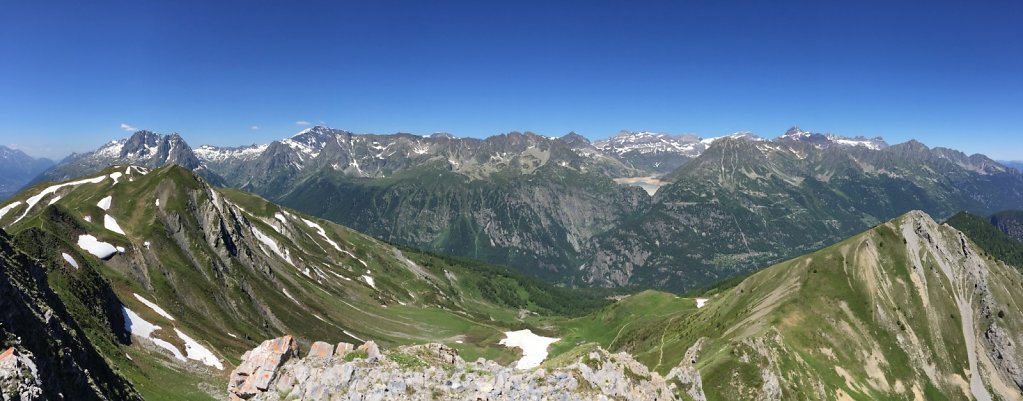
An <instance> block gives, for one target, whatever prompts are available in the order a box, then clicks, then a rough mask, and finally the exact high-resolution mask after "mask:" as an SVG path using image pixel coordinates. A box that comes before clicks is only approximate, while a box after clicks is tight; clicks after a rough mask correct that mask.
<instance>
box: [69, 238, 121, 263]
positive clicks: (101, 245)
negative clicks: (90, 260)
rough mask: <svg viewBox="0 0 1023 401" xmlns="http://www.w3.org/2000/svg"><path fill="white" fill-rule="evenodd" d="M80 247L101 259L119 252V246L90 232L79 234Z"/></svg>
mask: <svg viewBox="0 0 1023 401" xmlns="http://www.w3.org/2000/svg"><path fill="white" fill-rule="evenodd" d="M78 247H79V248H82V249H84V250H85V251H86V252H89V253H91V254H93V255H95V256H96V257H97V258H100V259H106V258H109V257H111V256H113V255H114V254H115V253H117V248H115V247H114V246H113V245H110V244H108V243H106V242H103V241H100V240H98V239H96V237H93V236H91V235H89V234H84V235H79V236H78ZM122 249H123V248H122Z"/></svg>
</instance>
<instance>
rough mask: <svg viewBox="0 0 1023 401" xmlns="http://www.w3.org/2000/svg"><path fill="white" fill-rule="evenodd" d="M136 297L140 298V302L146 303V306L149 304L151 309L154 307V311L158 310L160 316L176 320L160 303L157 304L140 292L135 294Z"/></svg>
mask: <svg viewBox="0 0 1023 401" xmlns="http://www.w3.org/2000/svg"><path fill="white" fill-rule="evenodd" d="M135 299H138V300H139V302H142V303H144V304H146V306H148V307H149V309H152V310H153V312H156V313H157V314H159V315H160V316H163V317H165V318H167V320H174V316H171V315H170V313H167V311H165V310H163V308H161V307H160V305H157V304H156V303H155V302H153V301H150V300H148V299H146V298H145V297H143V296H141V295H139V294H135Z"/></svg>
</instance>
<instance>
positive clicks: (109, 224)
mask: <svg viewBox="0 0 1023 401" xmlns="http://www.w3.org/2000/svg"><path fill="white" fill-rule="evenodd" d="M103 228H106V229H107V230H110V231H113V232H115V233H118V234H121V235H125V234H124V230H122V229H121V225H120V224H117V220H114V218H113V217H111V216H110V215H109V214H104V215H103Z"/></svg>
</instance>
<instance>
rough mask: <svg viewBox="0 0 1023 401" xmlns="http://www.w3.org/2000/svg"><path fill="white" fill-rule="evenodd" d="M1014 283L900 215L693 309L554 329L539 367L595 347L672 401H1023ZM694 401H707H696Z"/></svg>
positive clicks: (621, 312)
mask: <svg viewBox="0 0 1023 401" xmlns="http://www.w3.org/2000/svg"><path fill="white" fill-rule="evenodd" d="M1020 286H1023V275H1021V274H1020V272H1019V271H1018V270H1017V269H1016V268H1014V267H1012V266H1010V265H1007V264H1005V263H1003V262H1002V261H1000V260H998V259H996V258H993V257H989V256H986V255H985V252H984V251H983V250H982V249H981V248H980V247H978V246H977V245H976V243H975V242H973V241H972V240H971V239H970V238H969V237H967V236H966V235H965V234H963V233H962V232H960V231H958V230H956V229H955V228H953V227H951V226H948V225H940V224H938V223H936V222H934V220H932V219H931V218H930V217H929V216H928V215H926V214H924V213H922V212H918V211H915V212H911V213H909V214H906V215H904V216H901V217H899V218H897V219H895V220H892V221H889V222H886V223H883V224H880V225H878V226H876V227H875V228H873V229H870V230H869V231H867V232H864V233H862V234H859V235H856V236H854V237H851V238H849V239H847V240H844V241H841V242H839V243H837V244H834V245H831V246H829V247H827V248H824V249H822V250H820V251H817V252H814V253H811V254H808V255H806V256H802V257H797V258H795V259H792V260H789V261H786V262H783V263H780V264H777V265H775V266H772V267H769V268H767V269H764V270H762V271H760V272H757V273H754V274H752V275H751V276H749V277H748V278H746V279H745V280H742V281H741V282H739V283H738V284H735V285H734V286H732V287H729V288H721V287H718V288H716V289H714V290H712V291H710V292H708V293H706V294H703V295H701V297H704V298H705V299H706V301H703V302H704V305H703V306H702V307H699V306H698V305H699V303H700V302H697V301H695V300H693V299H688V298H678V297H676V296H674V295H671V294H666V293H660V292H653V291H649V292H644V293H640V294H637V295H633V296H631V297H628V298H625V299H623V300H622V301H619V302H617V303H615V304H614V305H611V306H609V307H607V308H605V309H603V310H601V311H598V312H596V313H594V314H592V315H589V316H585V317H581V318H577V319H572V320H569V321H566V322H560V323H559V324H560V325H561V326H563V327H564V332H563V337H564V339H563V340H562V341H561V342H560V343H557V344H555V346H554V349H553V350H552V356H553V358H552V359H551V360H549V361H548V362H547V366H549V367H553V366H557V365H558V364H559V363H564V362H566V361H572V360H574V359H575V358H576V356H577V355H580V354H581V353H582V352H585V350H586V349H591V348H593V347H597V346H600V347H603V348H608V349H610V350H612V351H626V352H629V353H631V354H633V355H634V356H635V358H636V359H637V360H639V361H640V362H643V363H644V364H645V365H647V366H648V367H650V368H651V369H652V370H654V371H657V372H660V373H662V374H666V375H670V374H671V373H674V376H672V377H676V378H678V379H677V381H676V382H675V384H676V385H677V386H678V388H679V391H680V392H682V393H685V394H686V395H687V397H689V398H685V397H683V399H707V400H737V399H750V400H752V399H761V400H763V399H768V400H792V399H814V400H994V399H1000V400H1019V399H1023V396H1021V390H1023V369H1021V364H1020V363H1021V361H1023V351H1021V350H1020V349H1019V347H1018V345H1017V344H1018V339H1019V338H1020V337H1021V335H1023V316H1021V315H1020V313H1019V311H1020V308H1019V305H1021V304H1023V295H1021V292H1020V291H1019V288H1020ZM703 397H705V398H703Z"/></svg>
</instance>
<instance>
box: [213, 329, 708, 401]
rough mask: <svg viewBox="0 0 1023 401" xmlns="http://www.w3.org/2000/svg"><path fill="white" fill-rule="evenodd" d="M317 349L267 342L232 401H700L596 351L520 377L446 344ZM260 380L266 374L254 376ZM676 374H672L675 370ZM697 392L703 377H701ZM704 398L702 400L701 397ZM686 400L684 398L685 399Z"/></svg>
mask: <svg viewBox="0 0 1023 401" xmlns="http://www.w3.org/2000/svg"><path fill="white" fill-rule="evenodd" d="M333 348H334V347H332V346H331V345H330V344H327V343H323V342H316V343H313V345H312V347H310V351H309V353H308V354H307V355H306V356H305V357H304V358H298V357H297V352H296V348H295V347H294V339H292V337H291V336H286V337H282V338H278V339H274V340H268V341H265V342H263V344H262V345H260V346H259V347H257V348H256V349H254V350H252V351H249V352H247V353H246V354H245V356H244V357H243V358H242V359H243V362H242V364H241V365H240V366H239V367H238V369H236V370H235V371H234V372H232V374H231V383H230V385H229V388H228V392H229V394H230V398H231V400H235V401H237V400H259V401H264V400H265V401H270V400H292V399H302V400H383V399H400V400H526V399H530V400H532V399H555V400H608V399H615V400H675V399H689V398H695V399H701V398H696V397H694V396H691V395H690V394H692V393H689V392H688V391H689V389H685V391H686V394H685V395H683V394H682V391H683V390H681V389H678V388H676V386H675V385H674V384H670V383H668V382H667V381H665V380H664V379H663V378H661V376H660V375H659V374H657V373H655V372H651V371H649V370H648V369H647V368H646V366H644V365H643V364H641V363H639V362H637V361H636V360H634V359H633V358H632V357H631V356H629V355H628V354H626V353H618V354H610V353H608V352H606V351H604V350H600V349H598V350H596V351H592V352H589V353H587V354H586V355H583V356H581V357H579V358H578V359H577V360H576V361H575V362H571V363H569V364H567V365H564V366H559V367H556V368H550V369H545V368H539V369H533V370H518V369H513V368H510V367H507V366H502V365H500V364H498V363H497V362H493V361H488V360H485V359H482V358H480V359H478V360H476V361H475V362H466V361H464V360H462V358H461V357H459V356H458V352H457V351H456V350H454V349H452V348H450V347H447V346H445V345H441V344H425V345H415V346H405V347H399V348H397V349H395V350H391V351H387V352H382V351H380V349H379V347H377V345H376V344H375V343H373V342H372V341H370V342H367V343H365V344H363V345H362V346H360V347H358V348H357V349H354V350H353V349H352V346H351V344H347V343H341V344H338V346H337V348H336V349H337V350H336V351H334V352H332V351H333ZM256 372H262V373H261V374H257V373H256ZM673 372H674V370H673ZM696 380H697V384H696V386H697V388H699V387H698V386H699V377H698V375H697V379H696ZM700 395H701V396H702V392H700ZM682 397H687V398H682Z"/></svg>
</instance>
